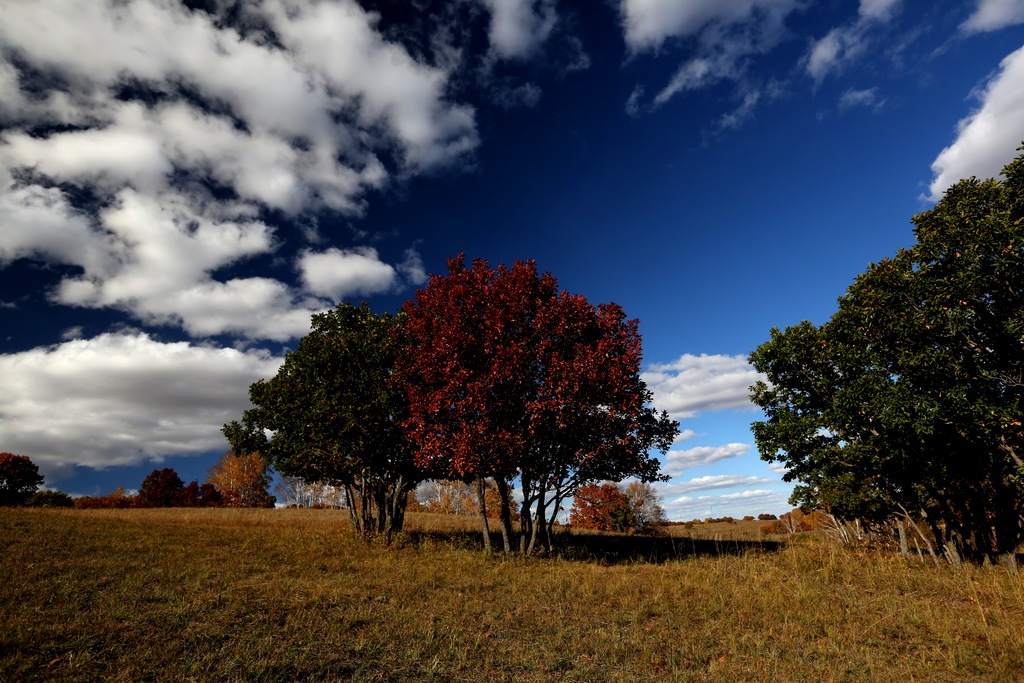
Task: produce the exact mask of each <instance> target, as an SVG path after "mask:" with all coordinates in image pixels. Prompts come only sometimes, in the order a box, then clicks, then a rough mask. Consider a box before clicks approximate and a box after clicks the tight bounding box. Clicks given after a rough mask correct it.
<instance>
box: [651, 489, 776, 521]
mask: <svg viewBox="0 0 1024 683" xmlns="http://www.w3.org/2000/svg"><path fill="white" fill-rule="evenodd" d="M663 486H665V485H658V484H656V485H655V488H656V489H657V490H659V491H660V489H659V487H663ZM788 497H789V494H788V493H785V492H781V491H772V490H769V489H754V490H748V491H740V492H737V493H731V494H725V495H721V496H679V497H677V498H669V497H668V496H665V497H664V498H663V501H664V502H663V504H662V505H663V507H664V508H665V516H666V517H667V518H668V519H671V520H676V521H686V520H690V519H705V518H707V517H732V518H734V519H742V518H743V517H745V516H747V515H750V516H757V515H759V514H761V513H764V512H769V513H773V514H781V513H783V512H786V511H787V510H789V509H790V508H791V507H792V506H791V505H789V504H788V502H787V498H788Z"/></svg>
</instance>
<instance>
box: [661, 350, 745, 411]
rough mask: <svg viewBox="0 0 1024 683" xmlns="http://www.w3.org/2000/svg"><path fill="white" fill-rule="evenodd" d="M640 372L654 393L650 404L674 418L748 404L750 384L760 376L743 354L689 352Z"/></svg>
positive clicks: (741, 406)
mask: <svg viewBox="0 0 1024 683" xmlns="http://www.w3.org/2000/svg"><path fill="white" fill-rule="evenodd" d="M642 376H643V380H644V381H645V382H646V383H647V386H648V387H649V388H650V390H651V392H652V393H653V394H654V401H653V404H654V405H655V406H656V407H657V408H658V409H659V410H667V411H668V412H669V414H671V415H672V416H673V417H676V418H689V417H693V416H694V415H696V414H697V413H699V412H704V411H708V410H728V409H738V408H749V407H751V403H750V399H749V388H750V386H752V385H753V384H754V383H755V382H757V381H758V380H763V379H764V376H763V375H761V374H759V373H758V372H756V371H755V370H754V368H752V367H751V366H750V364H749V363H747V359H746V357H745V356H726V355H721V354H718V355H707V354H701V355H700V356H695V355H692V354H689V353H687V354H684V355H683V356H681V357H680V358H679V359H678V360H676V361H674V362H672V363H663V364H655V365H651V366H650V367H649V368H648V369H647V371H646V372H644V373H643V375H642Z"/></svg>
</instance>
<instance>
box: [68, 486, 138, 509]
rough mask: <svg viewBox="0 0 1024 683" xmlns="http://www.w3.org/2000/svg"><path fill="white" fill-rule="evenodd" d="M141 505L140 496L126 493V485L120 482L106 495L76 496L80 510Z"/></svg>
mask: <svg viewBox="0 0 1024 683" xmlns="http://www.w3.org/2000/svg"><path fill="white" fill-rule="evenodd" d="M139 505H140V503H139V497H138V496H129V495H127V494H125V492H124V487H123V486H121V485H120V484H119V485H118V487H117V488H116V489H114V490H113V491H111V492H110V493H108V494H107V495H105V496H79V497H78V498H75V507H76V508H78V509H80V510H97V509H108V508H117V509H124V508H134V507H139Z"/></svg>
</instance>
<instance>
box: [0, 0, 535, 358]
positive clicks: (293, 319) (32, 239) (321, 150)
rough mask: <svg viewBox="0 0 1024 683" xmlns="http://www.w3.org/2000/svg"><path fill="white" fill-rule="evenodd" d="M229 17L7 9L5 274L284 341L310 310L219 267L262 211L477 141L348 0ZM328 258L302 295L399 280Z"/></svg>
mask: <svg viewBox="0 0 1024 683" xmlns="http://www.w3.org/2000/svg"><path fill="white" fill-rule="evenodd" d="M241 16H242V18H241V19H240V20H238V21H236V22H235V24H236V25H231V22H229V21H226V20H224V17H216V16H212V15H211V14H208V13H206V12H203V11H199V10H196V11H192V10H189V9H187V8H186V7H185V6H184V5H183V4H182V3H180V2H176V1H172V0H136V1H134V2H131V3H123V2H117V1H115V0H95V1H88V2H86V1H84V0H80V1H77V2H65V1H64V0H32V1H31V2H30V1H28V0H13V1H12V2H10V3H7V4H6V5H5V7H4V21H3V22H0V43H3V44H4V46H5V52H4V55H3V58H2V59H0V91H3V92H4V97H3V98H2V99H0V129H3V133H2V134H0V266H3V265H5V264H7V263H9V262H10V261H12V260H14V259H17V258H21V257H32V258H40V259H43V260H47V261H52V262H57V263H62V264H67V265H72V266H79V267H80V268H81V273H80V274H78V275H74V276H71V277H69V278H68V279H65V280H64V281H63V282H61V283H60V285H59V287H58V288H57V289H56V291H55V292H54V293H53V298H54V299H55V300H56V301H57V302H58V303H62V304H68V305H75V306H87V307H114V308H118V309H120V310H123V311H126V312H128V313H130V314H132V315H134V316H136V317H137V318H138V319H139V320H141V321H143V322H145V323H162V324H176V325H181V326H182V327H183V328H184V329H186V330H188V331H189V332H190V333H192V334H209V335H213V334H223V333H230V334H238V335H244V336H249V337H257V338H271V339H286V338H288V337H290V336H294V335H296V334H301V333H302V332H304V331H305V329H307V325H308V319H309V316H310V314H311V313H313V312H316V311H317V310H319V307H320V302H316V301H312V300H308V299H305V298H303V294H302V293H301V292H297V291H292V290H291V289H290V288H289V287H287V286H286V285H285V284H284V283H282V282H278V281H273V280H269V279H266V278H247V279H231V278H225V277H223V276H218V272H219V271H220V272H223V269H224V268H225V267H227V266H231V265H233V264H236V263H237V262H239V261H241V260H245V259H250V258H252V257H254V256H258V255H261V254H269V253H272V252H273V251H275V249H276V247H277V246H278V244H279V242H280V241H281V236H280V235H278V234H277V229H275V228H273V227H271V226H270V225H268V224H267V223H266V222H264V219H263V216H264V215H265V212H266V211H267V210H274V211H278V212H280V213H281V214H282V215H284V216H287V217H289V218H292V219H294V218H295V217H297V216H298V215H299V214H302V213H304V212H310V211H318V210H331V211H337V212H342V213H347V214H350V215H358V214H359V213H360V212H362V211H363V206H364V195H365V193H366V192H367V191H369V190H373V189H376V188H380V187H382V186H383V185H384V184H386V183H387V182H388V181H389V179H390V177H392V176H393V175H395V174H401V175H402V176H406V175H408V174H411V173H417V172H420V171H423V170H426V169H432V168H436V167H439V166H444V165H447V164H451V163H453V162H454V161H456V160H458V159H460V158H463V157H464V156H465V155H466V154H467V153H469V152H471V151H472V150H473V149H474V148H475V147H476V145H477V134H476V128H475V118H474V117H475V114H474V111H473V109H472V108H471V107H468V106H466V105H462V104H459V103H456V102H452V101H450V100H449V99H448V96H447V87H448V85H447V84H448V81H449V77H450V74H449V72H448V71H446V70H444V69H443V68H441V67H438V66H434V65H430V64H425V63H420V62H418V61H416V59H414V58H413V56H411V55H410V54H409V53H408V52H407V51H406V50H405V49H404V48H403V47H402V46H400V45H398V44H395V43H392V42H389V41H387V40H385V39H384V38H383V37H382V35H381V34H380V33H379V32H378V31H377V28H376V21H377V19H376V17H375V15H373V14H369V13H367V12H366V11H364V10H363V9H361V8H360V7H359V5H358V4H356V3H355V2H354V1H353V0H337V1H335V2H319V3H308V4H307V3H302V4H297V3H292V2H287V1H286V0H260V1H258V2H252V3H246V4H245V6H244V9H243V10H241ZM534 28H536V27H534ZM356 253H357V252H356ZM334 261H335V262H339V261H340V260H339V259H338V258H334ZM340 265H343V266H344V267H346V268H352V269H353V270H350V271H349V272H347V273H345V274H335V276H334V279H333V280H331V281H328V279H327V278H326V276H323V275H321V276H320V277H317V276H316V275H311V277H312V280H310V281H309V282H310V283H312V284H311V287H312V289H313V290H314V291H315V292H316V293H318V294H322V295H328V294H331V295H333V294H335V293H337V292H339V291H342V290H343V289H344V288H345V287H349V288H350V289H351V288H354V290H353V291H379V290H376V289H374V287H377V286H378V285H379V282H380V281H381V279H380V278H382V277H385V276H386V273H387V272H390V273H391V277H392V278H393V277H394V273H395V272H396V269H395V266H390V265H386V264H383V263H379V262H378V263H377V264H376V268H377V269H376V270H373V271H368V270H366V266H367V265H368V263H367V261H366V260H365V259H364V260H360V259H358V258H349V259H348V260H347V261H344V263H341V264H340ZM313 268H314V269H315V267H313ZM307 284H309V283H307ZM249 296H255V297H256V299H244V298H240V297H249ZM253 304H255V306H253ZM243 311H244V312H245V313H246V315H245V316H243V315H242V314H241V313H242V312H243ZM250 312H255V313H256V315H255V317H251V316H249V315H248V314H249V313H250Z"/></svg>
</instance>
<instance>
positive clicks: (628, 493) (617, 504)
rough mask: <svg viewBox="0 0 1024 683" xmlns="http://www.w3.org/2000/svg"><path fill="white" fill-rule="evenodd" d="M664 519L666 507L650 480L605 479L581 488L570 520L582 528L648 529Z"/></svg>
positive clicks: (574, 502) (570, 514)
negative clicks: (622, 480) (620, 481)
mask: <svg viewBox="0 0 1024 683" xmlns="http://www.w3.org/2000/svg"><path fill="white" fill-rule="evenodd" d="M664 521H665V510H664V509H663V508H662V507H661V503H660V497H659V496H658V494H657V492H656V491H655V490H654V487H653V486H651V485H650V484H649V483H647V482H641V481H632V482H630V483H629V484H620V483H614V482H605V483H603V484H600V485H598V484H588V485H586V486H583V487H581V488H580V490H579V492H578V493H577V494H576V496H575V498H574V499H573V506H572V509H571V510H570V511H569V523H570V524H571V525H572V526H574V527H579V528H581V529H598V530H601V531H647V530H649V529H650V528H651V527H652V526H654V525H655V524H660V523H662V522H664Z"/></svg>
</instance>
